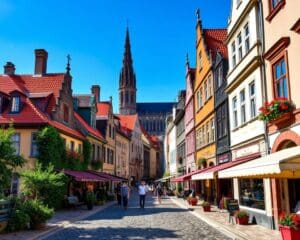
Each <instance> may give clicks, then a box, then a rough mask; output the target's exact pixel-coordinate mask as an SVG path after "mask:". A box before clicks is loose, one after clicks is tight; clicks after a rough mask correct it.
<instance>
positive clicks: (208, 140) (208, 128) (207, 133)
mask: <svg viewBox="0 0 300 240" xmlns="http://www.w3.org/2000/svg"><path fill="white" fill-rule="evenodd" d="M206 141H207V143H209V142H210V126H209V122H207V123H206Z"/></svg>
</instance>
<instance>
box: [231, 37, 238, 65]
mask: <svg viewBox="0 0 300 240" xmlns="http://www.w3.org/2000/svg"><path fill="white" fill-rule="evenodd" d="M231 54H232V68H234V67H235V66H236V63H237V61H236V45H235V41H233V42H232V43H231Z"/></svg>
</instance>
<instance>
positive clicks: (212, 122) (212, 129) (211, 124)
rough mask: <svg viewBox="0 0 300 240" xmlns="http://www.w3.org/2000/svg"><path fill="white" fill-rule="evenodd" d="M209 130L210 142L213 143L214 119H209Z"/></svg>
mask: <svg viewBox="0 0 300 240" xmlns="http://www.w3.org/2000/svg"><path fill="white" fill-rule="evenodd" d="M210 126H211V127H210V129H211V134H210V136H211V142H214V141H215V120H214V119H211V120H210Z"/></svg>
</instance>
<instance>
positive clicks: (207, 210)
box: [202, 205, 210, 212]
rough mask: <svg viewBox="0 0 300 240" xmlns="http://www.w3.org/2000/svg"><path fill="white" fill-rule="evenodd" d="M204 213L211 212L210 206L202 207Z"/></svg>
mask: <svg viewBox="0 0 300 240" xmlns="http://www.w3.org/2000/svg"><path fill="white" fill-rule="evenodd" d="M202 207H203V211H204V212H210V205H208V206H202Z"/></svg>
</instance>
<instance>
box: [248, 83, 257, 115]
mask: <svg viewBox="0 0 300 240" xmlns="http://www.w3.org/2000/svg"><path fill="white" fill-rule="evenodd" d="M252 86H253V89H254V93H253V94H252V93H251V89H252ZM249 99H250V100H249V103H250V118H251V119H252V118H255V117H256V115H257V111H256V92H255V82H254V81H253V82H251V83H250V84H249Z"/></svg>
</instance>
